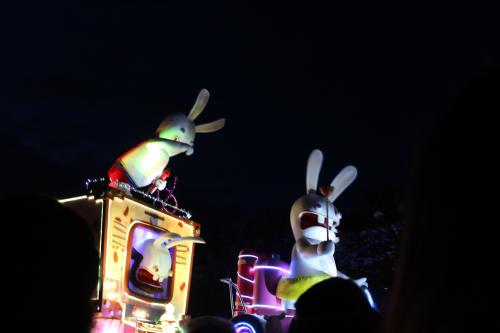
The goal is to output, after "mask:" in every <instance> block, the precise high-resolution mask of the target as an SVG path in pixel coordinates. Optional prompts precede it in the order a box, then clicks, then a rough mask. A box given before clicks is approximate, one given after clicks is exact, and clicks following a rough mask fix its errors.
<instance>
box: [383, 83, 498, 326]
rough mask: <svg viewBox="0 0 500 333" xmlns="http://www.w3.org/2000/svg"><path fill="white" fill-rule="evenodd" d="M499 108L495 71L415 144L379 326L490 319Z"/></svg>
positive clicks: (493, 290) (474, 323) (473, 323)
mask: <svg viewBox="0 0 500 333" xmlns="http://www.w3.org/2000/svg"><path fill="white" fill-rule="evenodd" d="M499 110H500V77H499V76H498V75H497V74H495V75H491V76H489V77H485V78H483V79H481V80H478V81H474V82H472V83H471V84H470V85H469V86H468V87H467V88H466V89H465V90H464V92H463V93H462V94H461V95H460V96H459V97H458V98H457V99H456V100H455V101H454V102H453V103H452V105H451V108H450V110H449V111H448V112H446V113H444V116H443V117H442V119H440V121H439V124H438V126H437V127H436V128H435V129H434V130H433V131H432V132H431V134H430V136H429V138H428V139H427V141H426V142H425V144H423V145H422V146H421V149H420V152H419V156H418V159H417V163H416V165H415V170H414V176H413V178H412V182H413V184H412V189H411V193H410V197H409V202H408V210H407V218H406V224H405V226H404V236H403V241H402V247H401V251H400V258H399V263H398V269H397V273H396V276H395V279H394V280H395V282H394V288H393V290H392V301H391V305H390V307H389V311H388V316H387V317H388V319H387V323H386V325H385V326H386V331H387V332H432V331H441V332H447V331H456V330H463V329H465V328H466V327H469V328H475V329H473V330H477V328H478V325H480V324H481V323H486V322H488V320H486V318H488V317H489V318H490V320H491V319H492V318H494V316H491V315H488V314H487V311H491V310H489V309H493V308H494V306H493V304H494V303H493V302H496V301H497V299H498V296H494V295H498V291H497V289H498V288H497V287H495V286H493V281H490V277H491V276H493V275H494V273H493V267H494V266H495V264H493V263H494V262H497V261H498V258H497V256H496V253H498V249H496V246H495V238H496V237H497V236H496V235H497V233H496V232H495V231H494V228H495V227H496V226H495V224H496V223H493V220H496V219H497V218H496V216H497V214H498V213H497V205H498V204H497V203H495V202H494V200H496V197H497V196H496V194H491V193H492V190H493V191H494V190H495V186H494V185H493V184H497V182H498V179H497V178H498V176H497V174H498V169H497V168H496V167H495V165H496V163H495V162H494V161H493V160H494V159H495V158H496V156H495V155H496V154H497V152H498V147H497V142H498V128H495V127H497V125H496V124H497V123H498V122H496V121H495V120H494V118H495V117H496V114H497V113H498V111H499ZM490 282H491V283H490ZM490 323H491V322H490Z"/></svg>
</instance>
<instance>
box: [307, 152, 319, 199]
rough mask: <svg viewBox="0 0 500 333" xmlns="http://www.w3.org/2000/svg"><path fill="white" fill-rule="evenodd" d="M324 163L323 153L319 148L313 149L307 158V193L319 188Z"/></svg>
mask: <svg viewBox="0 0 500 333" xmlns="http://www.w3.org/2000/svg"><path fill="white" fill-rule="evenodd" d="M322 164H323V153H322V152H321V150H319V149H315V150H313V151H312V153H311V155H309V159H308V160H307V171H306V193H309V192H310V191H316V189H317V188H318V180H319V172H320V171H321V165H322Z"/></svg>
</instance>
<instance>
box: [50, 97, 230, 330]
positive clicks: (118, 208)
mask: <svg viewBox="0 0 500 333" xmlns="http://www.w3.org/2000/svg"><path fill="white" fill-rule="evenodd" d="M208 98H209V94H208V91H207V90H202V91H201V92H200V93H199V95H198V98H197V100H196V102H195V104H194V106H193V108H192V109H191V111H190V112H189V114H188V115H185V114H182V113H176V114H171V115H169V116H167V117H166V118H165V119H164V120H163V121H162V122H161V124H160V126H159V127H158V129H157V131H156V137H155V138H151V139H149V140H146V141H144V142H141V143H140V144H138V145H137V146H136V147H134V148H132V149H131V150H129V151H128V152H126V153H125V154H123V155H122V156H120V157H119V158H118V159H117V160H116V162H115V163H114V164H113V165H112V167H111V168H110V169H109V171H108V177H107V178H100V179H93V180H88V181H87V182H86V193H85V195H82V196H78V197H73V198H66V199H61V200H59V201H60V202H61V203H62V204H63V205H66V206H68V207H70V208H72V209H74V210H75V211H76V212H77V213H79V214H80V215H81V216H82V217H84V218H85V219H86V221H87V222H88V223H89V225H90V226H91V228H92V230H93V232H94V236H95V240H96V244H97V246H98V250H99V258H100V267H99V278H98V283H97V286H96V290H95V294H94V296H93V297H92V302H93V304H94V307H95V317H94V325H93V329H92V332H93V333H104V332H106V333H124V332H153V333H163V332H165V333H166V332H169V333H170V332H172V333H174V332H178V331H180V330H181V328H180V323H181V322H182V320H183V319H184V318H185V317H186V314H187V311H188V301H189V290H190V283H191V272H192V265H193V256H194V252H195V244H196V243H204V240H203V239H202V238H200V225H199V224H198V223H196V222H194V221H193V220H192V219H191V214H190V213H189V212H188V211H187V210H185V209H182V208H180V207H179V205H178V203H177V199H176V198H175V195H174V189H175V185H176V181H177V178H176V177H173V176H172V174H171V171H170V169H169V168H167V165H168V163H169V160H170V158H171V157H173V156H175V155H178V154H181V153H186V154H187V155H191V154H192V153H193V144H194V139H195V135H196V133H210V132H215V131H217V130H219V129H221V128H222V127H223V126H224V122H225V120H224V119H219V120H217V121H214V122H211V123H207V124H202V125H196V124H195V123H194V120H195V119H196V118H197V117H198V116H199V115H200V113H201V112H202V111H203V109H204V108H205V106H206V104H207V102H208Z"/></svg>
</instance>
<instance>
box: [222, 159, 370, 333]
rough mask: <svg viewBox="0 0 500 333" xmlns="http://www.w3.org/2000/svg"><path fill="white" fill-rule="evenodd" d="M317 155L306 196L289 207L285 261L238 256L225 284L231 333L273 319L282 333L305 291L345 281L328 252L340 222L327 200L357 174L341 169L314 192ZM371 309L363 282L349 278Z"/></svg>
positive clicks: (247, 252)
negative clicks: (332, 281)
mask: <svg viewBox="0 0 500 333" xmlns="http://www.w3.org/2000/svg"><path fill="white" fill-rule="evenodd" d="M322 163H323V154H322V152H321V151H320V150H314V151H313V152H312V153H311V155H310V156H309V159H308V163H307V171H306V194H305V195H303V196H301V197H300V198H298V199H297V200H296V201H295V203H294V204H293V205H292V208H291V212H290V222H291V227H292V232H293V236H294V238H295V244H294V246H293V249H292V254H291V262H290V263H287V262H285V261H283V260H281V259H280V257H279V255H276V254H272V255H267V254H263V253H259V252H257V251H254V250H252V249H248V248H245V249H243V250H241V251H240V253H239V256H238V270H237V277H236V283H235V282H233V281H232V279H231V278H224V279H221V281H222V282H224V283H226V284H228V286H229V298H230V304H231V313H232V316H233V318H232V321H233V323H234V325H235V330H236V332H237V333H261V332H263V331H264V327H265V325H266V320H269V319H271V318H272V320H275V321H276V320H279V321H280V323H279V325H281V330H282V332H287V331H288V326H289V324H290V320H291V318H293V316H294V309H295V308H294V303H295V301H296V300H297V299H298V298H299V297H300V295H301V294H303V293H304V292H305V291H306V290H308V289H309V288H310V287H312V286H313V285H315V284H316V283H319V282H321V281H323V280H325V279H328V278H332V277H341V278H345V279H350V278H349V277H348V276H347V275H346V274H344V273H342V272H340V271H339V270H337V266H336V264H335V259H334V256H333V255H334V253H335V244H336V243H338V242H339V238H338V237H337V235H336V234H337V232H338V231H337V227H338V226H339V224H340V219H341V218H342V215H341V213H340V212H339V211H338V210H337V208H336V207H335V206H334V204H333V202H334V201H335V200H336V199H337V198H338V197H339V195H340V194H341V193H342V192H343V191H344V190H345V189H346V188H347V187H348V186H349V185H350V184H351V183H352V182H353V181H354V179H355V178H356V176H357V170H356V168H355V167H353V166H346V167H345V168H344V169H342V171H340V173H339V174H338V175H337V176H336V177H335V178H334V179H333V181H332V182H331V183H330V185H328V186H321V187H319V188H318V181H319V174H320V171H321V166H322ZM353 281H354V282H355V283H356V284H357V285H358V286H359V287H360V288H361V289H362V290H363V292H364V294H365V296H366V298H367V299H368V301H369V303H370V305H371V306H372V307H373V308H375V304H374V303H373V300H372V297H371V295H370V292H369V291H368V288H367V287H368V284H367V282H366V278H360V279H356V280H353Z"/></svg>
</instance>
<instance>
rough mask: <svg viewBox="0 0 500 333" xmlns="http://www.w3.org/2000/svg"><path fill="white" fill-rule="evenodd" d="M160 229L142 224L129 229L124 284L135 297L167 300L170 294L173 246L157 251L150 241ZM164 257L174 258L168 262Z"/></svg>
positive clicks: (157, 235)
mask: <svg viewBox="0 0 500 333" xmlns="http://www.w3.org/2000/svg"><path fill="white" fill-rule="evenodd" d="M162 232H165V231H164V230H159V229H157V228H155V227H152V226H148V225H143V224H137V225H135V226H134V227H133V228H132V229H131V230H130V233H131V237H130V239H129V249H128V251H127V253H128V254H129V258H127V259H128V260H127V262H128V265H127V270H128V274H127V277H128V280H127V281H126V285H127V287H128V290H129V291H130V292H131V294H134V295H135V296H136V297H139V298H142V299H146V300H148V301H154V302H164V303H166V302H169V301H170V299H171V297H172V293H171V290H172V285H173V277H174V272H175V247H173V248H170V249H168V250H163V251H164V252H161V251H160V252H161V253H159V252H158V250H157V248H155V246H154V244H153V242H154V240H155V239H157V238H158V237H159V236H160V234H161V233H162ZM167 252H168V253H167ZM167 256H170V258H174V259H173V260H171V262H170V263H169V262H168V261H169V260H168V259H169V258H167ZM168 265H171V270H172V272H171V274H170V276H168V275H166V274H165V272H164V271H165V269H166V268H168Z"/></svg>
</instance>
